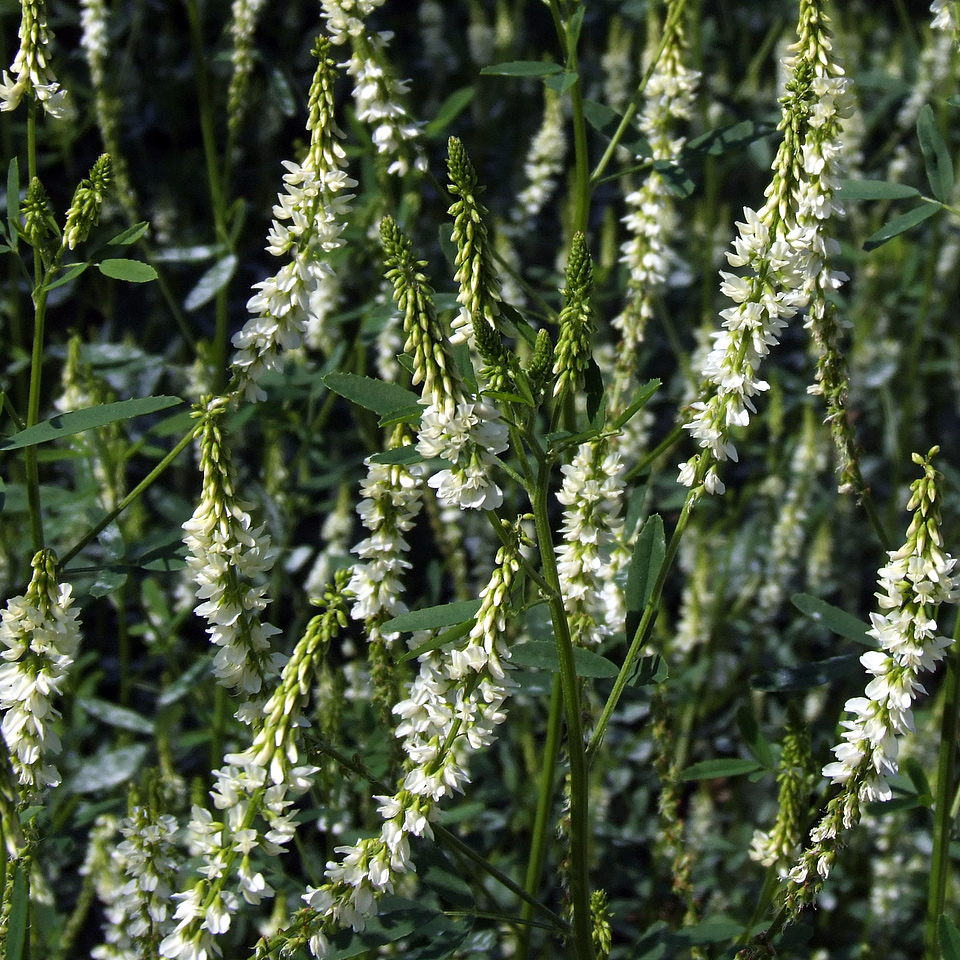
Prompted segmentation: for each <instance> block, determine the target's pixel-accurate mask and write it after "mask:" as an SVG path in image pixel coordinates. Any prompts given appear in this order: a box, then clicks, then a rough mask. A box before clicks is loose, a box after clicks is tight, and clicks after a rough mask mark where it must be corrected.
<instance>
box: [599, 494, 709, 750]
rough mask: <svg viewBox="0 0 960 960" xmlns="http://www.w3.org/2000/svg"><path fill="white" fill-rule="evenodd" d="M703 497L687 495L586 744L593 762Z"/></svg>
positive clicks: (644, 641)
mask: <svg viewBox="0 0 960 960" xmlns="http://www.w3.org/2000/svg"><path fill="white" fill-rule="evenodd" d="M700 496H701V493H700V489H699V488H695V489H693V490H691V491H690V493H689V494H687V500H686V502H685V503H684V505H683V510H681V511H680V518H679V520H677V526H676V528H675V529H674V531H673V536H672V537H671V538H670V543H669V544H668V546H667V551H666V554H665V556H664V558H663V564H662V565H661V567H660V572H659V573H658V574H657V580H656V583H654V585H653V591H652V592H651V594H650V599H649V600H647V605H646V606H645V607H644V608H643V616H642V617H641V618H640V623H639V625H638V626H637V630H636V633H634V635H633V641H632V642H631V644H630V649H629V650H628V651H627V655H626V657H625V658H624V660H623V666H622V667H621V668H620V673H619V674H617V679H616V680H615V681H614V683H613V689H612V690H611V691H610V696H609V697H607V702H606V703H605V704H604V705H603V712H602V713H601V714H600V719H599V720H598V721H597V725H596V727H595V729H594V731H593V736H592V737H591V738H590V744H589V745H588V747H587V761H588V762H592V761H593V758H594V756H596V753H597V750H598V749H599V747H600V744H601V743H602V742H603V736H604V734H605V733H606V730H607V726H608V724H609V723H610V717H611V716H612V715H613V711H614V710H615V709H616V707H617V702H618V701H619V700H620V697H621V695H622V694H623V691H624V688H625V687H626V685H627V683H628V681H629V677H630V674H631V672H632V670H633V665H634V663H635V662H636V659H637V657H638V656H639V655H640V650H641V649H642V648H643V645H644V643H646V640H647V635H648V634H649V632H650V628H651V627H652V626H653V621H654V618H655V616H656V613H657V609H658V608H659V606H660V597H661V595H662V594H663V588H664V585H665V584H666V582H667V574H668V573H669V572H670V567H671V566H672V565H673V561H674V559H675V558H676V556H677V550H679V548H680V540H681V539H682V537H683V532H684V530H685V529H686V527H687V523H688V522H689V520H690V514H691V513H692V512H693V508H694V506H695V505H696V503H697V501H698V500H699V499H700Z"/></svg>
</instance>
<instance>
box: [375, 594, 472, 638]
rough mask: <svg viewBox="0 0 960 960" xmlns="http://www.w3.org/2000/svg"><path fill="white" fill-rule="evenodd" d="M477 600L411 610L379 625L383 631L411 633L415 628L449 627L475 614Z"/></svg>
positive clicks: (434, 628)
mask: <svg viewBox="0 0 960 960" xmlns="http://www.w3.org/2000/svg"><path fill="white" fill-rule="evenodd" d="M479 609H480V601H479V600H463V601H461V602H459V603H442V604H440V605H439V606H436V607H425V608H424V609H423V610H411V611H410V612H409V613H401V614H400V616H399V617H394V618H393V619H392V620H388V621H387V622H386V623H384V624H382V625H381V627H380V630H381V632H383V633H413V632H414V631H415V630H436V629H437V628H438V627H449V626H450V625H451V624H454V623H463V621H464V620H470V619H471V618H473V617H475V616H476V615H477V611H479Z"/></svg>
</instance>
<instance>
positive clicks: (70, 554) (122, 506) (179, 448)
mask: <svg viewBox="0 0 960 960" xmlns="http://www.w3.org/2000/svg"><path fill="white" fill-rule="evenodd" d="M202 429H203V424H202V423H201V424H200V425H198V426H196V427H194V428H193V429H192V430H190V431H189V433H187V434H186V435H185V436H184V437H183V438H182V439H181V440H180V442H179V443H178V444H177V445H176V446H175V447H174V448H173V449H172V450H171V451H170V452H169V453H168V454H167V455H166V456H165V457H164V458H163V459H162V460H161V461H160V462H159V463H158V464H157V465H156V466H155V467H154V468H153V469H152V470H151V471H150V472H149V473H148V474H147V475H146V476H145V477H144V478H143V479H142V480H141V481H140V482H139V483H138V484H137V485H136V486H135V487H134V488H133V489H132V490H131V491H130V492H129V493H128V494H127V495H126V496H125V497H124V498H123V499H122V500H121V501H120V502H119V503H118V504H117V505H116V506H115V507H114V508H113V509H112V510H111V511H109V512H108V513H107V514H106V515H105V516H104V517H103V519H102V520H101V521H100V522H99V523H98V524H97V525H96V526H95V527H93V528H92V529H91V530H89V531H88V532H87V533H86V534H84V536H83V537H82V538H81V539H80V540H78V541H77V543H75V544H74V545H73V546H72V547H71V548H70V549H69V550H68V551H67V552H66V553H65V554H64V555H63V557H61V559H60V569H61V570H62V569H63V568H64V567H65V566H66V565H67V564H68V563H69V562H70V561H71V560H72V559H73V558H74V557H75V556H77V554H78V553H80V551H81V550H83V549H84V548H85V547H86V546H87V545H88V544H90V543H93V541H94V540H96V539H97V537H98V536H99V535H100V534H101V533H102V532H103V531H104V530H106V528H107V527H108V526H110V524H111V523H113V521H114V520H116V519H117V517H119V516H120V514H121V513H123V511H124V510H126V509H127V507H129V506H130V504H131V503H133V501H134V500H136V499H137V497H139V496H140V494H142V493H143V492H144V490H146V489H147V488H148V487H150V486H151V484H153V483H154V482H155V481H156V480H157V479H158V478H159V477H160V475H161V474H162V473H163V472H164V470H166V469H167V467H169V466H170V464H171V463H173V461H174V460H176V459H177V457H179V456H180V454H181V453H183V451H184V449H186V447H187V445H188V444H189V443H190V442H191V441H192V440H193V439H194V437H196V435H197V434H198V433H199V432H200V430H202ZM27 449H30V448H29V447H28V448H27Z"/></svg>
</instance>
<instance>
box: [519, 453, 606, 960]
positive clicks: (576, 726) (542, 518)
mask: <svg viewBox="0 0 960 960" xmlns="http://www.w3.org/2000/svg"><path fill="white" fill-rule="evenodd" d="M549 493H550V468H549V461H546V460H544V461H542V462H541V463H540V470H539V475H538V477H537V487H536V492H535V495H534V500H533V515H534V520H535V522H536V525H537V542H538V544H539V548H540V563H541V565H542V567H543V577H544V579H545V580H546V581H547V583H548V584H549V585H550V588H551V591H552V594H551V597H550V601H549V605H550V617H551V620H552V621H553V631H554V636H555V637H556V641H557V656H558V658H559V660H560V685H561V689H562V693H563V707H564V714H565V718H566V725H567V750H568V752H569V754H570V901H571V904H572V906H573V938H572V941H571V946H573V947H574V956H576V957H577V958H579V960H593V957H594V953H593V923H592V920H591V916H590V884H589V880H588V876H587V851H588V847H589V837H588V833H587V773H588V771H587V762H586V755H585V753H584V744H583V722H582V719H581V703H580V682H579V680H578V679H577V671H576V667H575V665H574V662H573V640H572V638H571V636H570V625H569V623H568V622H567V613H566V610H565V609H564V607H563V596H562V592H561V588H560V574H559V571H558V570H557V557H556V553H555V551H554V547H553V533H552V531H551V529H550V519H549V516H548V511H547V500H548V497H549Z"/></svg>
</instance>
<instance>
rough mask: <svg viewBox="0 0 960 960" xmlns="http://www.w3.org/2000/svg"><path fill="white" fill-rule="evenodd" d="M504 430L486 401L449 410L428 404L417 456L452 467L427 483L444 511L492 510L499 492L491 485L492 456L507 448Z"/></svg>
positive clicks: (447, 406)
mask: <svg viewBox="0 0 960 960" xmlns="http://www.w3.org/2000/svg"><path fill="white" fill-rule="evenodd" d="M508 438H509V431H508V429H507V425H506V424H505V423H504V422H503V421H502V420H501V419H500V413H499V411H498V410H497V408H496V407H495V406H494V405H493V404H491V403H488V402H487V401H485V400H475V401H472V402H467V401H466V400H461V401H460V402H458V403H456V405H453V404H451V403H447V402H440V403H438V402H437V400H436V399H433V400H432V401H431V402H430V403H429V405H428V406H427V408H426V410H424V412H423V416H422V417H421V420H420V434H419V440H418V442H417V450H418V451H419V452H420V453H421V454H422V455H423V456H424V457H442V458H443V459H444V460H447V461H449V462H450V463H451V464H452V466H451V467H449V468H448V469H445V470H441V471H439V472H438V473H435V474H434V475H433V476H432V477H431V478H430V480H429V481H428V482H429V484H430V486H431V487H433V488H434V489H435V490H436V491H437V496H438V498H439V499H440V502H441V503H442V504H444V505H448V506H449V505H455V506H459V507H460V508H461V509H463V510H496V509H497V507H499V506H500V504H501V503H503V491H502V490H501V489H500V487H498V486H497V484H496V483H494V481H493V480H492V479H491V472H492V470H493V467H494V466H495V465H496V462H497V461H496V455H497V454H498V453H503V451H504V450H506V449H507V447H508V445H509V443H508Z"/></svg>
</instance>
